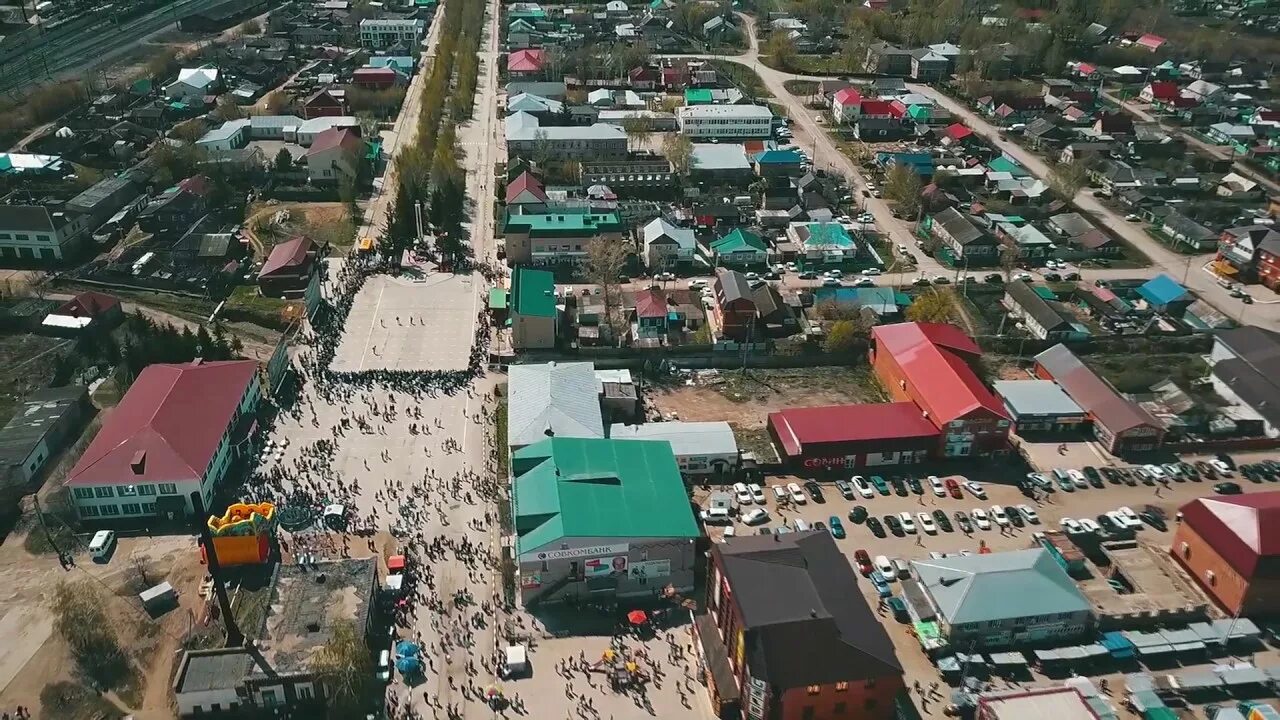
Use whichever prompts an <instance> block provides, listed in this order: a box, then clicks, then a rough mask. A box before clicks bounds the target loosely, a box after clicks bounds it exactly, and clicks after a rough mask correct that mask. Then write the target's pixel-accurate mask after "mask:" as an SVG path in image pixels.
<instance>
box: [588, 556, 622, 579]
mask: <svg viewBox="0 0 1280 720" xmlns="http://www.w3.org/2000/svg"><path fill="white" fill-rule="evenodd" d="M626 571H627V556H626V555H615V556H614V557H605V558H591V559H590V560H586V561H584V562H583V563H582V574H583V576H584V577H588V578H598V577H609V576H611V575H618V574H621V573H625V572H626Z"/></svg>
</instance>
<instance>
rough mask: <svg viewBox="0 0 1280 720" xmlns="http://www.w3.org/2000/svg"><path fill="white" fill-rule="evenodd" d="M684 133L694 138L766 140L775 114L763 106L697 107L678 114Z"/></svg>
mask: <svg viewBox="0 0 1280 720" xmlns="http://www.w3.org/2000/svg"><path fill="white" fill-rule="evenodd" d="M676 122H677V123H679V125H680V132H681V133H683V134H684V135H686V136H688V137H691V138H762V137H768V136H769V133H770V132H771V131H772V127H773V111H771V110H770V109H769V108H767V107H764V106H761V105H694V106H692V107H682V108H677V110H676Z"/></svg>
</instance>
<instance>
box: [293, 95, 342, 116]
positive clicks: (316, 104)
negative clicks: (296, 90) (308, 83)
mask: <svg viewBox="0 0 1280 720" xmlns="http://www.w3.org/2000/svg"><path fill="white" fill-rule="evenodd" d="M345 114H346V109H345V108H344V107H343V106H342V101H341V100H339V99H338V98H337V97H334V94H333V93H332V92H330V91H329V88H321V89H319V90H317V91H316V92H315V93H314V94H312V95H311V97H309V98H307V99H306V101H305V102H303V103H302V117H303V118H304V119H306V120H312V119H314V118H318V117H342V116H343V115H345Z"/></svg>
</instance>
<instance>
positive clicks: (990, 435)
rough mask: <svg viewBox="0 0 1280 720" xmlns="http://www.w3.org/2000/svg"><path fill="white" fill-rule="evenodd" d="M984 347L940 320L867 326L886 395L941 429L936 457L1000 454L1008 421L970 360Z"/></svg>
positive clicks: (1006, 439) (1004, 446)
mask: <svg viewBox="0 0 1280 720" xmlns="http://www.w3.org/2000/svg"><path fill="white" fill-rule="evenodd" d="M981 356H982V350H981V349H979V347H978V344H977V343H975V342H974V341H973V339H972V338H970V337H969V336H968V335H965V334H964V331H963V330H961V329H960V328H957V327H955V326H954V325H946V324H942V323H911V322H909V323H896V324H893V325H877V326H876V327H874V328H872V329H871V365H872V368H873V369H874V370H875V373H876V376H877V377H878V378H880V382H881V384H882V385H883V386H884V388H885V390H886V391H888V393H889V397H890V398H891V399H893V400H896V401H900V402H902V401H910V402H914V403H915V404H916V405H917V406H919V408H920V410H921V411H922V412H923V413H924V414H925V417H927V418H928V419H929V422H931V423H933V425H934V427H936V428H938V430H939V431H940V432H941V437H940V439H939V449H938V453H937V454H938V456H939V457H944V458H951V457H967V456H972V455H980V456H985V455H993V454H1004V453H1007V452H1008V451H1009V432H1010V429H1011V425H1012V423H1011V422H1010V419H1009V415H1008V413H1006V412H1005V409H1004V406H1003V404H1002V403H1001V402H1000V400H999V399H998V398H996V396H995V395H994V394H992V392H991V390H989V389H988V388H987V386H986V385H985V384H983V382H982V379H981V378H979V377H978V374H977V373H976V372H975V371H974V369H973V367H972V364H973V363H975V362H977V360H978V358H979V357H981Z"/></svg>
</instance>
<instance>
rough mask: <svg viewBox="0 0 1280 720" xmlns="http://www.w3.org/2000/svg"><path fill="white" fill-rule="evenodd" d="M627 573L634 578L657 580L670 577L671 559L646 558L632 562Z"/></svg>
mask: <svg viewBox="0 0 1280 720" xmlns="http://www.w3.org/2000/svg"><path fill="white" fill-rule="evenodd" d="M627 575H629V576H630V577H631V579H632V580H656V579H658V578H664V577H669V576H670V575H671V561H670V560H644V561H641V562H635V563H631V567H629V568H627Z"/></svg>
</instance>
